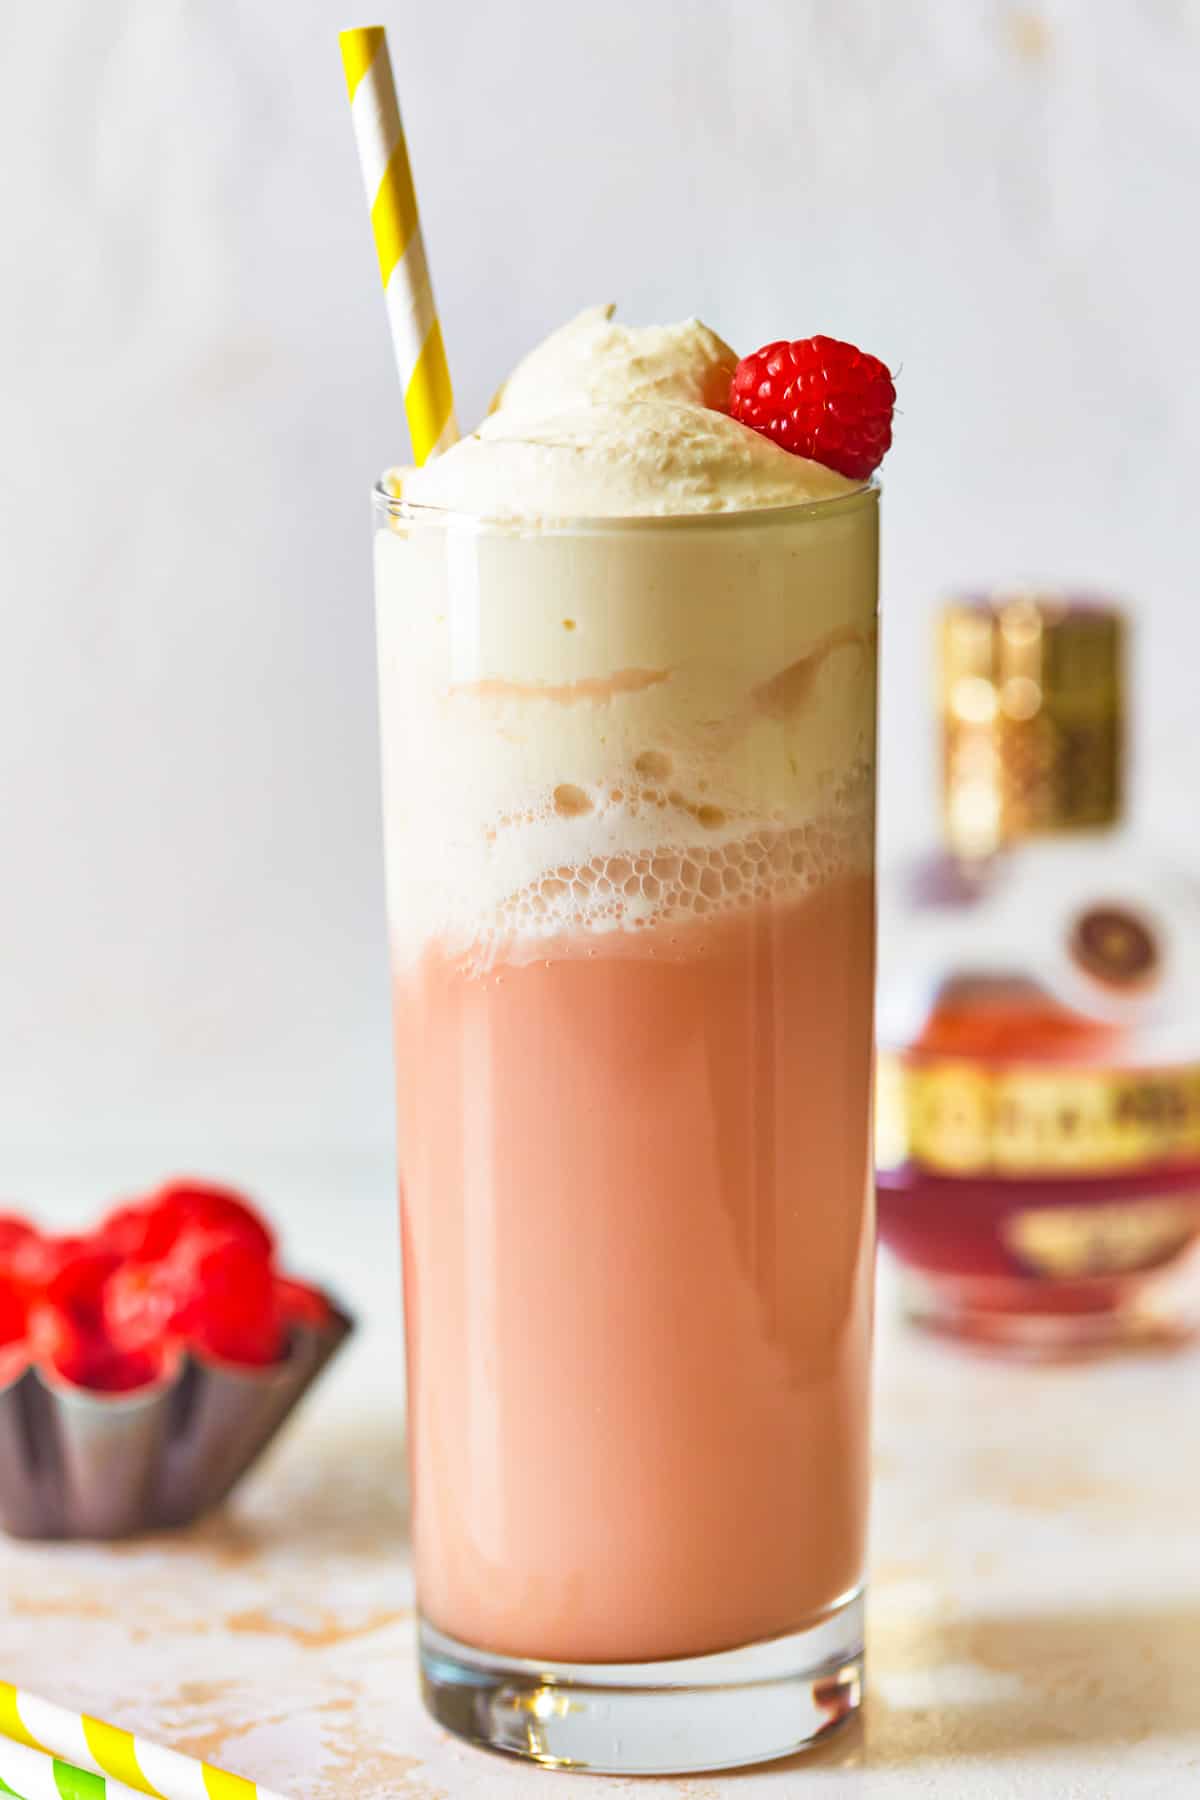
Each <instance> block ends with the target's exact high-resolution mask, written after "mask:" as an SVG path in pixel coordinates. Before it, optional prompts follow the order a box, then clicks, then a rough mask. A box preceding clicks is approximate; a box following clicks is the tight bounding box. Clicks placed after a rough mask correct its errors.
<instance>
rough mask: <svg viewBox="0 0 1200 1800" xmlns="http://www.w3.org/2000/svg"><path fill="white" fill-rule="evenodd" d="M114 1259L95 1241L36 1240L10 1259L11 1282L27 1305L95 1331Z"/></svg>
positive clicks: (110, 1253) (66, 1238) (50, 1238)
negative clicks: (68, 1316)
mask: <svg viewBox="0 0 1200 1800" xmlns="http://www.w3.org/2000/svg"><path fill="white" fill-rule="evenodd" d="M118 1260H119V1259H118V1258H117V1256H116V1255H115V1254H114V1253H113V1251H111V1250H109V1249H107V1248H106V1247H105V1246H104V1245H103V1244H101V1243H99V1242H98V1241H97V1240H96V1239H95V1238H91V1237H36V1238H30V1239H28V1240H27V1241H26V1242H25V1243H24V1244H22V1245H21V1247H20V1249H19V1250H18V1251H17V1252H16V1254H15V1256H14V1258H13V1278H14V1281H15V1282H16V1284H17V1286H18V1287H19V1288H20V1289H21V1290H23V1292H24V1294H25V1296H26V1298H27V1300H28V1301H29V1302H31V1303H33V1302H36V1301H46V1302H48V1303H49V1304H50V1305H51V1306H58V1307H62V1308H64V1309H65V1310H66V1311H68V1312H71V1313H73V1314H75V1315H76V1316H77V1317H78V1318H79V1319H80V1321H81V1322H82V1323H83V1324H84V1325H85V1327H86V1328H87V1329H89V1330H96V1329H99V1326H100V1318H101V1312H102V1303H103V1295H104V1284H105V1282H106V1281H107V1280H108V1278H109V1276H110V1275H111V1274H112V1273H113V1271H114V1270H115V1269H116V1267H117V1265H118Z"/></svg>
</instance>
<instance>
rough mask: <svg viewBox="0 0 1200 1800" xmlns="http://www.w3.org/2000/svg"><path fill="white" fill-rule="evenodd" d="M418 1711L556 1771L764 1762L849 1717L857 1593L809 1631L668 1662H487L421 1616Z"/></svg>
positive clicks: (858, 1692) (855, 1701)
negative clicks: (422, 1703) (421, 1709)
mask: <svg viewBox="0 0 1200 1800" xmlns="http://www.w3.org/2000/svg"><path fill="white" fill-rule="evenodd" d="M420 1649H421V1685H422V1691H423V1693H424V1698H425V1705H426V1706H427V1708H428V1709H429V1711H430V1712H431V1713H432V1715H433V1717H434V1718H435V1719H436V1720H437V1722H438V1724H439V1725H444V1726H445V1728H446V1729H447V1731H452V1732H454V1734H455V1735H456V1736H457V1737H460V1738H465V1739H466V1740H467V1741H468V1742H469V1743H472V1744H480V1745H482V1746H484V1747H485V1748H486V1749H489V1750H501V1751H505V1752H506V1753H507V1754H508V1755H510V1756H519V1757H522V1758H524V1759H526V1760H527V1761H529V1762H535V1763H541V1764H543V1765H544V1766H545V1767H546V1768H551V1769H589V1770H592V1771H593V1772H595V1773H598V1774H607V1775H686V1774H689V1773H694V1772H698V1771H701V1770H710V1769H736V1768H742V1767H744V1766H745V1765H746V1764H748V1763H759V1762H769V1761H771V1760H772V1759H773V1758H775V1757H779V1756H787V1755H789V1754H790V1753H791V1752H792V1751H794V1750H800V1749H803V1748H804V1746H805V1745H807V1744H812V1743H814V1742H815V1741H816V1740H817V1739H818V1738H821V1737H824V1735H825V1734H826V1733H827V1732H829V1731H832V1730H833V1729H834V1728H835V1727H836V1726H838V1725H840V1724H841V1723H842V1721H843V1720H845V1719H847V1718H849V1717H850V1716H851V1715H852V1714H853V1713H854V1712H856V1711H857V1709H858V1707H859V1704H860V1702H861V1698H862V1680H863V1596H862V1590H861V1589H859V1590H858V1591H857V1592H855V1593H853V1594H851V1595H849V1596H848V1597H847V1598H846V1599H845V1600H844V1601H842V1602H841V1603H840V1604H839V1605H838V1606H837V1607H835V1608H834V1609H833V1610H831V1611H830V1612H828V1613H826V1614H825V1615H824V1617H822V1618H821V1619H820V1620H819V1621H818V1622H817V1623H816V1624H814V1625H810V1626H809V1627H808V1628H807V1630H804V1631H794V1632H790V1633H789V1634H788V1636H786V1637H778V1638H771V1639H769V1640H768V1641H767V1642H766V1643H759V1644H746V1645H743V1646H742V1647H741V1648H739V1649H737V1650H726V1651H723V1652H722V1653H721V1654H719V1655H716V1656H694V1657H687V1658H682V1659H680V1660H679V1661H674V1662H652V1663H651V1662H650V1663H648V1662H643V1663H539V1662H532V1661H528V1660H525V1659H520V1658H516V1657H511V1656H493V1655H491V1654H489V1653H488V1652H486V1651H482V1650H473V1649H472V1648H471V1647H470V1645H468V1644H460V1643H456V1642H455V1640H454V1639H453V1638H448V1637H444V1636H443V1635H442V1633H441V1632H440V1631H436V1630H435V1629H434V1628H433V1626H431V1625H429V1624H428V1623H426V1622H425V1621H424V1620H422V1622H421V1630H420Z"/></svg>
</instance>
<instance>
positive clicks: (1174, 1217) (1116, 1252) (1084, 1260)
mask: <svg viewBox="0 0 1200 1800" xmlns="http://www.w3.org/2000/svg"><path fill="white" fill-rule="evenodd" d="M1198 1231H1200V1197H1197V1199H1195V1200H1191V1201H1189V1200H1149V1199H1148V1200H1138V1201H1136V1202H1135V1203H1134V1204H1133V1205H1122V1204H1119V1203H1117V1204H1114V1203H1112V1202H1109V1203H1107V1204H1104V1205H1098V1204H1095V1203H1093V1204H1092V1205H1090V1206H1045V1207H1030V1208H1028V1209H1027V1210H1025V1211H1022V1212H1017V1213H1012V1214H1010V1215H1009V1217H1008V1218H1007V1219H1005V1221H1004V1223H1003V1225H1002V1226H1001V1236H1002V1237H1003V1239H1004V1242H1005V1243H1006V1245H1007V1246H1008V1248H1009V1250H1010V1251H1011V1252H1012V1254H1013V1255H1014V1256H1015V1257H1016V1258H1017V1259H1018V1260H1019V1261H1020V1262H1022V1263H1024V1264H1025V1266H1026V1267H1027V1268H1028V1269H1029V1270H1030V1271H1031V1272H1032V1273H1034V1274H1036V1275H1039V1276H1042V1277H1044V1278H1045V1279H1047V1280H1051V1281H1078V1280H1081V1279H1086V1278H1087V1277H1088V1276H1096V1277H1099V1276H1106V1275H1107V1276H1112V1275H1130V1274H1132V1273H1134V1271H1135V1270H1138V1269H1153V1268H1156V1267H1157V1266H1158V1265H1159V1264H1160V1263H1165V1262H1169V1261H1170V1260H1171V1259H1172V1258H1173V1257H1175V1256H1177V1255H1178V1254H1179V1252H1180V1251H1181V1250H1182V1249H1183V1248H1184V1246H1185V1245H1186V1244H1187V1243H1188V1241H1189V1240H1190V1239H1191V1238H1193V1237H1194V1236H1195V1235H1196V1233H1197V1232H1198Z"/></svg>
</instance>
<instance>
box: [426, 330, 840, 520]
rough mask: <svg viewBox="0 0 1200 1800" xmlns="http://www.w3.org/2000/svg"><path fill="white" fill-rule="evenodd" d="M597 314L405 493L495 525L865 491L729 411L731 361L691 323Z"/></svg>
mask: <svg viewBox="0 0 1200 1800" xmlns="http://www.w3.org/2000/svg"><path fill="white" fill-rule="evenodd" d="M613 310H614V309H613V308H612V307H611V306H598V307H592V308H590V309H589V310H588V311H586V312H583V313H580V314H579V316H578V317H577V318H575V319H572V320H571V321H570V322H569V323H568V324H566V325H564V326H562V327H561V328H560V329H559V330H558V331H555V332H553V333H552V334H551V335H550V337H548V338H547V339H546V340H545V342H544V343H542V344H540V345H539V346H538V348H537V349H535V350H533V351H531V352H530V354H529V355H528V356H527V357H525V359H524V360H523V361H522V362H521V363H519V364H518V366H517V368H516V369H515V370H514V371H513V373H512V375H511V376H510V377H509V379H508V381H507V382H506V383H505V384H504V386H503V387H502V388H501V390H500V392H499V394H498V395H497V396H496V399H495V401H494V402H493V409H492V411H491V413H490V414H489V416H488V417H487V418H486V419H485V420H484V422H483V424H482V425H481V426H480V427H479V429H478V430H477V431H475V432H473V433H472V434H471V435H470V436H469V437H466V438H463V439H462V440H461V441H460V442H459V443H457V444H455V445H453V446H452V447H451V449H449V450H448V451H446V452H445V453H444V454H443V455H442V456H439V457H436V458H434V459H432V460H431V461H430V462H428V463H426V464H425V466H424V467H423V468H421V469H415V470H411V471H406V472H405V474H404V477H403V493H404V498H405V499H406V500H409V501H411V502H412V503H414V504H415V505H419V506H436V507H442V508H446V509H448V510H451V511H454V512H462V513H470V514H475V515H477V516H479V517H480V518H486V519H496V520H521V521H530V522H533V521H538V520H547V519H555V518H630V517H638V516H649V517H654V516H660V517H669V516H671V515H674V514H688V513H710V512H732V511H755V510H758V509H762V508H768V507H779V506H797V505H803V504H805V503H809V502H812V501H816V500H828V499H834V498H836V497H838V496H840V495H844V494H849V493H852V492H854V490H855V488H856V486H857V485H858V484H857V483H855V482H853V481H849V480H847V479H846V477H845V476H843V475H838V474H837V473H835V472H834V471H833V470H832V469H826V468H824V467H823V466H822V465H821V464H820V463H815V462H810V461H809V460H808V459H807V458H805V457H802V456H793V455H792V454H791V452H790V451H787V450H783V449H780V447H779V446H778V445H777V444H774V443H772V442H771V440H770V439H769V438H765V437H763V436H762V435H761V434H760V433H758V432H756V431H752V430H751V429H750V428H749V427H748V426H746V425H743V424H741V422H740V421H739V420H737V419H733V418H730V417H729V414H728V412H727V410H726V408H727V406H728V402H729V388H730V383H731V381H732V379H733V372H734V369H735V368H736V367H737V361H738V359H737V355H736V353H735V352H734V351H733V350H731V349H730V347H729V345H728V344H725V343H723V342H722V341H721V339H720V338H719V337H717V336H716V334H715V333H714V332H712V331H710V330H709V329H708V327H707V326H706V325H702V324H701V323H700V321H699V320H698V319H688V320H685V321H684V322H683V323H682V324H679V325H659V326H646V327H642V328H634V327H630V326H626V325H620V324H618V323H616V322H615V321H614V320H613V316H612V315H613Z"/></svg>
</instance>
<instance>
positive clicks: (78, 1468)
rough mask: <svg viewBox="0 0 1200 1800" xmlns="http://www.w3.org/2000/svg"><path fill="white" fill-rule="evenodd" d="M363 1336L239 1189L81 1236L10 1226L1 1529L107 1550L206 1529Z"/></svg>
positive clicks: (153, 1206)
mask: <svg viewBox="0 0 1200 1800" xmlns="http://www.w3.org/2000/svg"><path fill="white" fill-rule="evenodd" d="M349 1330H350V1320H349V1318H348V1317H347V1315H346V1314H345V1313H344V1312H342V1311H341V1309H340V1308H339V1307H338V1306H337V1305H336V1303H335V1302H334V1301H333V1300H332V1299H331V1298H330V1297H329V1296H328V1295H327V1294H325V1293H324V1292H323V1291H322V1290H320V1289H319V1288H315V1287H310V1286H308V1285H307V1284H305V1283H303V1282H299V1281H297V1280H295V1279H294V1278H292V1277H290V1276H287V1275H285V1274H283V1273H282V1272H281V1270H280V1268H279V1266H278V1260H277V1254H276V1245H275V1238H274V1234H273V1233H272V1231H271V1230H270V1227H269V1226H268V1225H267V1223H266V1222H265V1220H263V1218H262V1217H261V1216H260V1215H259V1213H258V1212H257V1211H256V1210H255V1208H254V1207H253V1206H252V1204H251V1203H250V1202H249V1201H248V1200H247V1199H245V1197H244V1196H242V1195H240V1194H238V1193H235V1192H234V1191H233V1190H231V1189H229V1188H224V1187H218V1186H216V1185H214V1184H212V1183H208V1182H202V1181H196V1180H187V1181H171V1182H168V1183H166V1184H165V1185H164V1186H163V1187H161V1188H159V1189H158V1190H157V1191H156V1192H154V1193H152V1194H150V1195H147V1196H145V1197H144V1198H141V1199H138V1200H135V1201H132V1202H128V1203H126V1204H123V1205H122V1206H120V1207H118V1208H116V1209H115V1210H114V1211H112V1212H110V1213H109V1214H108V1215H107V1216H106V1217H105V1218H104V1219H103V1220H102V1221H101V1223H100V1224H99V1225H98V1226H97V1227H96V1228H95V1229H94V1230H93V1231H91V1232H88V1233H86V1234H82V1235H77V1236H69V1237H63V1236H52V1235H48V1234H44V1233H42V1232H41V1231H39V1230H38V1229H37V1227H36V1226H35V1225H33V1224H32V1223H30V1222H29V1221H28V1220H26V1219H23V1218H20V1217H17V1216H14V1215H7V1216H3V1217H0V1525H3V1527H4V1528H5V1529H6V1530H8V1531H9V1532H11V1533H13V1534H14V1535H15V1536H20V1537H38V1538H61V1537H96V1538H104V1537H119V1536H123V1535H126V1534H128V1533H130V1532H134V1531H141V1530H148V1529H154V1528H156V1527H161V1526H167V1525H181V1524H185V1523H187V1522H188V1521H190V1520H192V1519H194V1518H196V1517H198V1516H199V1515H200V1514H201V1513H203V1512H206V1511H207V1510H209V1508H211V1507H212V1506H215V1505H216V1504H218V1503H219V1502H220V1501H221V1500H223V1499H224V1498H225V1496H226V1495H227V1494H228V1493H229V1491H230V1490H231V1489H232V1487H233V1486H234V1485H235V1483H236V1482H237V1481H239V1480H240V1479H241V1477H242V1475H243V1474H245V1472H246V1471H247V1469H248V1468H249V1467H250V1465H251V1464H252V1463H253V1462H254V1460H255V1459H256V1458H257V1456H258V1455H259V1453H260V1451H261V1450H263V1449H264V1448H265V1446H266V1444H267V1443H268V1442H269V1441H270V1439H271V1438H272V1437H273V1436H274V1434H275V1432H276V1431H277V1430H278V1429H279V1427H280V1426H281V1425H282V1424H283V1422H284V1420H285V1419H286V1418H287V1416H288V1414H289V1413H290V1412H291V1411H292V1409H293V1408H294V1407H295V1406H296V1404H297V1403H298V1402H299V1400H300V1399H301V1398H302V1396H303V1395H304V1393H305V1392H306V1391H307V1390H308V1388H309V1387H310V1386H311V1385H312V1383H313V1381H314V1380H315V1379H316V1377H317V1375H318V1374H319V1373H320V1371H321V1370H322V1368H324V1366H325V1364H326V1363H327V1362H328V1361H329V1359H330V1357H331V1356H333V1354H334V1353H335V1352H336V1350H337V1349H338V1347H339V1346H340V1344H341V1343H342V1341H343V1340H344V1338H345V1337H346V1335H347V1333H348V1332H349Z"/></svg>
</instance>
